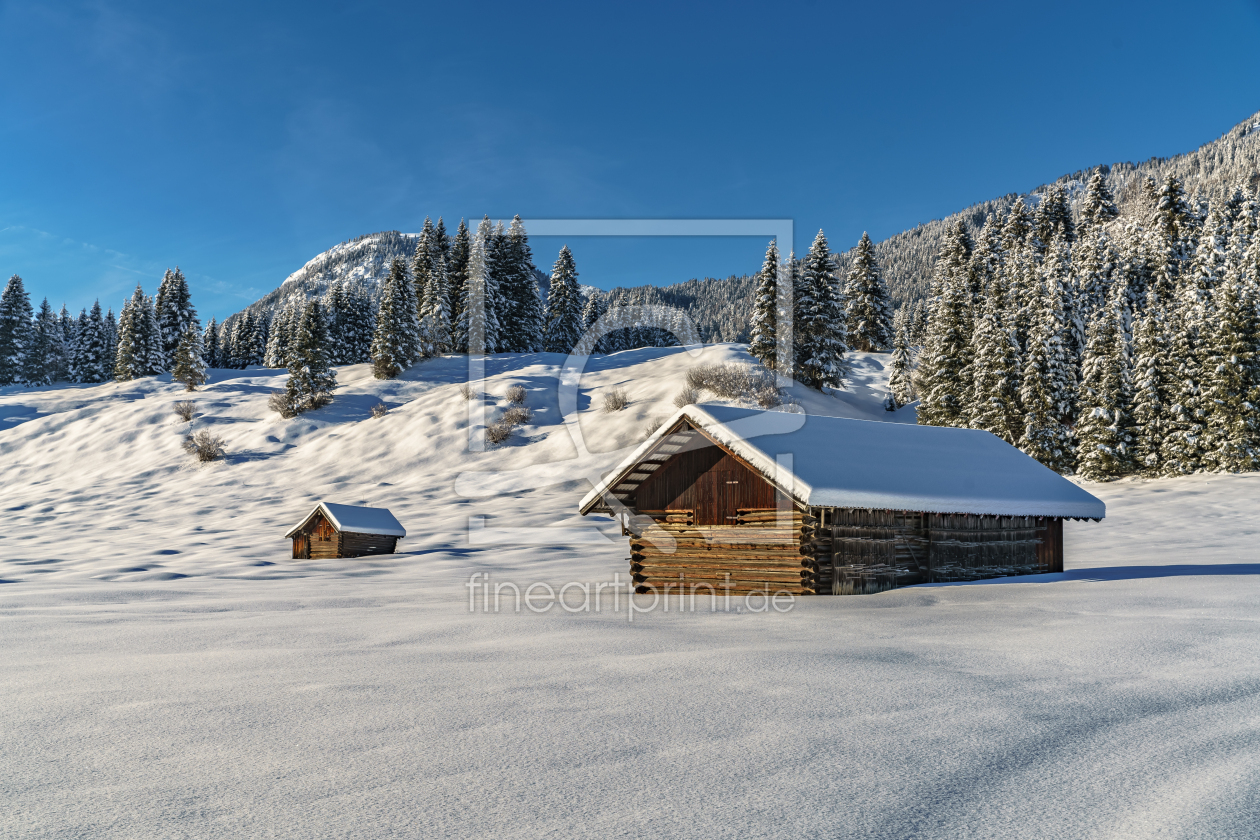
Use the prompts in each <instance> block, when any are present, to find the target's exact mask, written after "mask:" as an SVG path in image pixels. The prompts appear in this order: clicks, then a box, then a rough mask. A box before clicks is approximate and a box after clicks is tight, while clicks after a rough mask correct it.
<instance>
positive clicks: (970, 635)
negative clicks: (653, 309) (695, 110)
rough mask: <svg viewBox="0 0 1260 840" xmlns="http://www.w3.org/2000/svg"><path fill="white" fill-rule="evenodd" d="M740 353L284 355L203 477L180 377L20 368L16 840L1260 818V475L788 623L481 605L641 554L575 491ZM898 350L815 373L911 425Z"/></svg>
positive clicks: (952, 829)
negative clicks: (522, 399) (324, 372)
mask: <svg viewBox="0 0 1260 840" xmlns="http://www.w3.org/2000/svg"><path fill="white" fill-rule="evenodd" d="M741 358H746V357H745V356H744V355H743V350H742V349H741V348H739V347H733V346H729V345H728V346H717V347H710V348H707V349H706V350H704V351H703V354H702V355H701V356H700V357H698V358H692V357H689V356H688V355H687V353H686V352H685V351H683V350H680V349H652V350H635V351H629V352H625V353H619V354H615V355H612V356H607V357H597V358H595V359H592V360H591V363H590V365H589V366H588V372H587V373H586V374H585V375H583V376H582V377H581V379H580V382H579V384H578V389H577V393H576V407H575V409H576V410H575V411H574V412H573V413H571V414H570V415H569V416H568V417H563V418H562V416H561V411H562V409H563V406H564V405H565V403H564V401H563V399H562V397H563V393H562V389H561V388H559V387H558V385H557V380H556V373H557V370H558V366H559V365H560V364H561V363H562V362H563V359H562V358H561V357H559V356H552V355H547V354H538V355H529V356H497V357H493V358H491V359H489V360H488V361H487V363H486V368H487V382H486V391H487V396H486V397H485V398H484V400H483V401H481V402H478V401H477V400H473V401H472V402H471V403H470V401H468V400H466V399H465V398H464V397H463V396H462V395H461V394H460V392H459V385H460V383H462V382H464V381H465V379H466V378H467V367H466V365H467V360H466V359H465V358H446V359H434V360H430V361H427V362H424V363H423V364H421V365H419V366H417V367H416V368H414V369H412V370H411V371H410V372H408V374H407V375H406V376H405V377H404V378H403V379H400V380H397V381H392V382H381V381H378V380H375V379H372V378H371V376H370V374H369V371H368V369H367V367H366V366H358V367H349V368H341V369H339V371H338V376H339V381H340V383H341V385H340V387H339V389H338V391H337V397H336V401H335V402H334V403H333V404H332V405H331V406H329V407H327V408H325V409H321V410H319V411H316V412H313V413H311V414H308V415H305V416H302V417H299V418H296V419H293V420H281V419H280V418H278V417H277V416H276V415H275V414H273V413H270V412H268V411H267V409H266V400H267V395H268V393H269V392H270V390H271V389H273V388H275V387H277V386H279V385H280V384H281V380H282V377H283V373H282V372H279V371H269V370H249V371H214V372H213V375H212V382H211V384H210V385H209V386H207V387H206V388H205V389H204V390H203V391H200V392H198V393H197V394H195V395H194V399H195V400H196V402H197V405H198V409H199V411H200V413H201V416H200V417H199V418H198V419H197V421H196V423H195V428H206V429H211V430H213V431H215V432H217V433H219V434H222V435H223V437H224V438H225V439H226V441H227V449H228V456H227V458H226V460H224V461H223V462H220V463H215V464H211V465H207V466H196V465H194V464H193V463H191V461H190V459H189V457H188V456H187V455H186V454H185V453H184V452H182V451H181V449H180V446H179V442H180V439H181V437H182V436H183V434H184V433H185V430H186V428H187V426H186V424H183V423H180V422H179V421H178V420H177V419H176V418H175V416H174V414H173V412H172V404H173V403H174V402H176V401H178V400H181V399H184V398H185V396H186V395H185V394H184V392H182V391H181V390H180V388H179V386H175V385H172V384H171V383H170V382H169V380H168V379H167V378H165V377H157V378H152V379H144V380H139V381H137V382H130V383H113V384H107V385H98V386H64V385H63V386H56V387H50V388H38V389H21V388H6V389H3V390H0V475H2V476H3V481H2V483H0V510H2V511H3V512H4V525H3V527H2V528H0V580H3V581H4V583H3V584H2V585H0V650H3V653H4V655H3V663H4V666H3V673H4V678H3V680H0V708H3V709H4V725H3V726H0V766H2V767H3V769H4V772H3V773H2V774H0V802H3V803H4V806H3V808H0V835H4V836H15V837H25V836H31V837H34V836H41V837H44V836H46V837H94V838H132V837H186V838H203V837H204V838H219V837H246V836H251V837H252V836H271V837H286V838H287V837H310V838H325V837H348V836H357V837H468V838H481V837H509V836H510V837H527V838H542V837H566V838H569V837H573V838H582V837H601V838H606V837H659V836H670V837H681V838H705V840H708V838H713V837H721V836H730V835H733V834H739V835H740V836H755V837H784V838H787V837H792V838H799V837H836V836H844V837H861V838H889V840H892V838H897V840H900V838H905V837H919V838H951V840H952V838H958V837H1063V838H1078V837H1150V836H1170V837H1182V838H1189V837H1202V838H1217V837H1247V836H1252V835H1253V834H1254V820H1255V812H1256V803H1257V802H1260V781H1258V780H1260V772H1257V771H1258V770H1260V736H1258V735H1257V729H1256V726H1255V721H1256V720H1260V692H1257V690H1256V688H1257V686H1260V659H1258V658H1257V657H1256V651H1257V650H1258V649H1260V630H1257V622H1256V620H1255V608H1256V603H1257V595H1258V594H1260V583H1258V581H1260V563H1257V553H1256V548H1255V544H1256V543H1255V540H1256V533H1257V530H1260V529H1258V526H1257V524H1256V523H1257V522H1260V501H1257V500H1258V499H1260V477H1258V476H1256V475H1243V476H1192V477H1189V478H1184V479H1176V480H1161V481H1136V480H1134V481H1123V482H1118V483H1115V484H1111V485H1101V486H1099V485H1091V486H1090V488H1089V489H1090V491H1091V492H1093V493H1095V494H1097V495H1099V496H1101V497H1102V498H1103V499H1104V500H1105V501H1106V502H1107V505H1108V518H1107V520H1106V521H1105V522H1103V523H1068V525H1067V528H1066V541H1067V548H1066V559H1067V567H1068V570H1067V571H1066V572H1065V573H1063V574H1057V575H1040V576H1032V577H1028V578H1010V579H999V580H996V581H990V582H987V583H981V584H963V585H934V586H919V587H909V588H906V589H902V590H896V591H893V592H886V593H883V594H880V595H872V596H862V597H847V598H845V597H825V598H824V597H819V598H805V599H800V600H799V601H798V602H797V603H796V605H795V606H794V608H793V609H792V610H791V611H789V612H786V613H777V612H774V611H769V612H766V613H760V612H749V611H748V610H747V609H744V608H743V607H742V606H740V605H738V604H737V605H736V608H734V609H732V611H730V612H726V611H724V610H721V609H719V611H717V612H710V611H709V605H708V604H707V603H700V604H699V606H698V607H697V608H696V609H695V610H694V611H692V610H679V609H678V605H677V604H672V605H671V606H670V608H669V610H668V611H663V610H660V609H657V610H655V611H653V612H649V613H643V614H639V615H636V616H635V617H634V620H633V621H630V620H629V618H628V613H627V612H626V606H625V603H624V599H623V600H622V601H620V602H618V603H619V606H618V607H617V609H616V610H614V609H613V605H612V604H611V599H610V598H608V596H607V593H605V598H604V599H603V601H602V602H601V603H602V605H603V609H602V610H600V611H598V612H597V611H595V610H594V609H593V608H591V607H590V606H589V604H588V607H587V609H585V610H582V609H580V608H579V609H577V610H575V611H573V612H569V611H565V610H562V609H559V608H554V607H553V608H551V609H550V610H548V611H546V612H543V613H537V614H536V613H533V612H530V611H528V610H522V611H521V612H519V613H517V612H512V611H510V610H509V609H507V608H505V609H504V610H503V611H501V612H499V613H497V614H496V613H493V612H491V613H485V612H482V611H481V610H480V605H479V604H478V609H477V611H475V612H470V611H469V591H468V589H467V588H466V587H465V585H464V584H465V582H466V581H467V580H468V579H469V575H470V574H472V573H474V572H481V573H483V574H489V575H490V578H491V580H492V581H494V582H509V581H511V582H516V583H519V584H521V585H527V584H530V583H533V582H547V583H550V584H553V585H555V584H561V583H563V582H570V581H572V582H588V583H594V582H606V581H610V580H611V579H612V575H613V574H614V573H615V572H623V570H624V569H625V565H626V563H625V556H626V546H625V543H624V538H623V537H621V535H620V534H619V533H618V532H617V530H616V528H615V526H613V525H612V524H611V523H609V522H607V521H606V520H605V521H603V523H602V524H601V523H600V522H599V521H597V520H596V519H595V518H594V517H592V518H587V519H581V518H578V517H577V516H576V515H575V514H576V504H577V501H578V499H579V498H580V497H581V496H582V494H583V493H584V492H585V491H586V489H587V488H588V487H589V483H588V478H589V476H590V475H591V474H593V473H594V474H598V473H600V472H601V471H603V470H605V469H606V468H607V467H608V466H609V465H611V464H612V463H613V462H614V461H615V460H616V459H617V457H618V455H617V451H618V449H619V448H620V447H624V446H628V445H631V444H633V443H635V442H636V441H637V440H638V439H639V438H640V437H641V435H642V431H643V427H644V425H645V423H647V422H648V421H649V420H650V419H651V418H653V417H659V416H661V415H664V414H668V413H670V412H671V411H672V409H673V405H672V400H673V397H674V395H675V394H676V393H677V391H678V390H680V389H681V387H682V385H683V382H684V378H685V372H686V370H687V368H688V367H689V366H690V365H691V364H694V363H696V362H697V361H721V360H732V359H741ZM886 358H887V357H884V356H878V355H872V356H858V357H857V359H856V361H857V365H858V373H857V376H856V377H855V385H854V387H853V388H852V389H850V390H849V391H847V392H845V393H843V394H841V395H838V396H834V397H833V396H823V395H819V394H816V393H812V392H805V391H798V392H797V393H796V394H794V396H795V397H796V398H798V399H799V400H800V402H801V404H802V406H803V407H804V409H805V410H807V411H811V412H816V413H828V414H836V415H841V416H847V417H858V418H867V419H881V420H893V421H902V422H910V421H912V420H913V417H912V411H910V410H903V412H899V416H896V417H889V416H888V415H887V413H886V412H884V411H883V410H882V408H881V407H880V403H879V396H880V394H881V393H882V383H883V381H884V378H885V372H884V370H883V363H884V361H885V359H886ZM514 384H519V385H522V386H524V387H525V388H526V389H527V393H528V398H527V404H528V405H529V407H530V408H531V409H532V410H533V412H534V421H533V423H532V424H530V425H528V426H525V427H523V428H522V429H521V430H520V432H521V433H520V435H519V436H518V437H516V438H513V439H512V440H511V441H509V443H508V444H506V445H504V446H502V447H499V448H496V449H493V450H491V451H487V452H468V451H466V448H467V447H466V441H467V435H468V430H469V427H470V425H474V426H475V425H476V423H477V422H478V421H477V419H476V418H471V419H470V416H469V408H470V405H471V406H472V407H473V408H476V407H477V406H478V405H484V406H485V408H486V409H487V411H489V412H490V416H493V415H494V412H496V411H498V410H500V409H501V407H502V406H503V405H504V402H505V401H504V399H503V394H504V393H505V391H506V389H507V388H508V387H509V386H510V385H514ZM614 387H621V388H625V389H626V391H627V392H628V395H629V397H630V399H631V403H630V405H629V407H628V408H627V409H625V410H624V411H622V412H618V413H614V414H605V413H603V412H602V411H600V410H599V408H598V406H599V405H600V402H601V399H600V397H601V393H602V392H603V391H605V390H607V389H610V388H614ZM380 400H383V401H384V402H385V403H387V404H388V405H389V406H390V409H391V410H390V412H389V414H387V415H386V416H384V417H381V418H373V417H372V416H371V414H370V410H369V409H370V407H371V406H372V405H373V404H375V403H376V402H377V401H380ZM566 419H567V420H571V421H573V422H574V423H576V425H577V427H578V428H577V430H576V431H575V430H574V429H572V428H570V427H569V426H568V425H566V424H565V423H564V422H563V421H564V420H566ZM579 441H582V442H583V444H582V445H581V446H580V445H579ZM583 449H584V450H585V451H583ZM316 499H327V500H331V501H340V502H348V503H351V504H355V503H366V504H373V505H384V506H386V507H389V508H390V509H391V510H392V511H393V512H394V513H395V514H396V515H397V516H398V518H399V519H400V520H401V521H402V523H403V524H404V526H405V527H406V528H407V530H408V536H407V538H406V539H405V540H404V541H403V543H402V546H401V553H399V554H397V555H392V556H387V557H377V558H362V559H355V560H310V561H293V560H291V559H289V548H290V546H289V542H288V541H287V540H285V539H284V538H283V534H284V532H285V530H286V529H287V528H288V527H289V526H290V525H292V524H294V523H295V522H296V520H298V519H299V518H300V517H301V516H302V515H303V514H305V513H306V512H307V511H308V510H309V509H310V507H311V506H312V505H313V503H314V501H315V500H316ZM568 597H569V601H568V603H569V604H570V605H577V606H579V607H580V604H581V600H582V596H581V593H580V591H577V590H570V592H569V596H568ZM640 600H641V601H642V602H643V603H642V605H643V606H644V607H645V608H646V606H648V604H647V601H650V599H646V600H644V599H640ZM704 600H705V599H701V601H702V602H703V601H704ZM735 609H738V610H739V611H738V612H737V611H735ZM734 827H737V829H736V828H734Z"/></svg>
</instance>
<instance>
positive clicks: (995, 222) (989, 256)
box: [971, 213, 1006, 314]
mask: <svg viewBox="0 0 1260 840" xmlns="http://www.w3.org/2000/svg"><path fill="white" fill-rule="evenodd" d="M1005 262H1006V252H1005V249H1004V248H1003V247H1002V219H1001V217H1000V216H999V215H998V214H996V213H990V214H989V215H988V216H986V217H985V220H984V224H983V225H981V226H980V232H979V233H977V234H976V241H975V246H974V247H973V248H972V250H971V288H972V293H973V295H974V297H975V307H976V312H977V314H978V313H979V311H980V309H981V308H983V305H984V301H983V297H984V295H985V294H987V293H988V290H989V288H990V287H991V286H992V285H993V284H994V282H996V281H997V279H998V277H999V275H1001V274H1003V267H1004V263H1005ZM1002 286H1003V290H1004V293H1005V286H1006V283H1005V280H1003V281H1002Z"/></svg>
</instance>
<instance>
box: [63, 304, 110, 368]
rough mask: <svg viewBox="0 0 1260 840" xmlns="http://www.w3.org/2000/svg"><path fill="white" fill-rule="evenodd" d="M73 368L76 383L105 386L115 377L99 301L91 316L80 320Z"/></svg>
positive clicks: (93, 307) (94, 306) (89, 314)
mask: <svg viewBox="0 0 1260 840" xmlns="http://www.w3.org/2000/svg"><path fill="white" fill-rule="evenodd" d="M71 368H72V372H73V376H74V381H76V382H85V383H97V382H105V381H107V380H109V379H110V378H111V377H112V375H113V370H114V351H113V349H112V348H111V347H110V346H109V335H108V330H107V328H106V324H105V319H104V318H103V317H102V316H101V302H100V301H99V300H98V301H95V302H94V303H93V304H92V311H91V312H90V313H87V312H85V313H83V314H82V315H80V316H79V327H78V329H77V330H76V335H75V345H74V356H73V359H72V360H71Z"/></svg>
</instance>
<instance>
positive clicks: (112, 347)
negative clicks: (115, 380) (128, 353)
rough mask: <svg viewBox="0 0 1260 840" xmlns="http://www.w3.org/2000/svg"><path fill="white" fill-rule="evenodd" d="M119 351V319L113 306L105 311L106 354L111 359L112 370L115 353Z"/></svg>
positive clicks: (111, 368)
mask: <svg viewBox="0 0 1260 840" xmlns="http://www.w3.org/2000/svg"><path fill="white" fill-rule="evenodd" d="M117 351H118V319H117V318H115V317H114V307H112V306H111V307H109V309H107V310H106V312H105V355H106V357H107V358H108V359H109V364H110V370H111V371H112V370H113V364H114V354H115V353H116V352H117ZM111 375H112V373H111Z"/></svg>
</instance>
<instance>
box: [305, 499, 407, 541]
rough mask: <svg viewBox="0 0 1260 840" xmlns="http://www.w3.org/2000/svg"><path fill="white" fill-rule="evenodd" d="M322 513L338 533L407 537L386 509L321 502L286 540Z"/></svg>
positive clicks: (400, 524)
mask: <svg viewBox="0 0 1260 840" xmlns="http://www.w3.org/2000/svg"><path fill="white" fill-rule="evenodd" d="M320 512H322V513H323V514H324V516H326V517H328V521H329V522H331V523H332V524H333V527H334V528H336V529H337V530H338V531H349V532H351V533H353V534H380V535H382V536H386V537H405V536H407V531H406V529H404V528H403V526H402V523H400V522H399V521H398V520H397V519H395V518H394V514H392V513H390V512H389V511H388V510H386V509H385V508H372V507H359V506H358V505H338V504H334V503H333V502H320V503H319V504H317V505H316V506H315V509H314V510H312V511H311V512H310V513H308V514H307V515H306V516H304V517H302V521H301V522H299V523H298V524H296V525H294V526H293V528H292V529H290V531H289V533H287V534H285V535H284V536H285V538H289V537H292V536H293V535H294V534H296V533H297V532H298V531H300V530H302V527H303V526H304V525H306V523H307V522H309V521H310V520H311V517H312V516H314V515H315V514H317V513H320Z"/></svg>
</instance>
